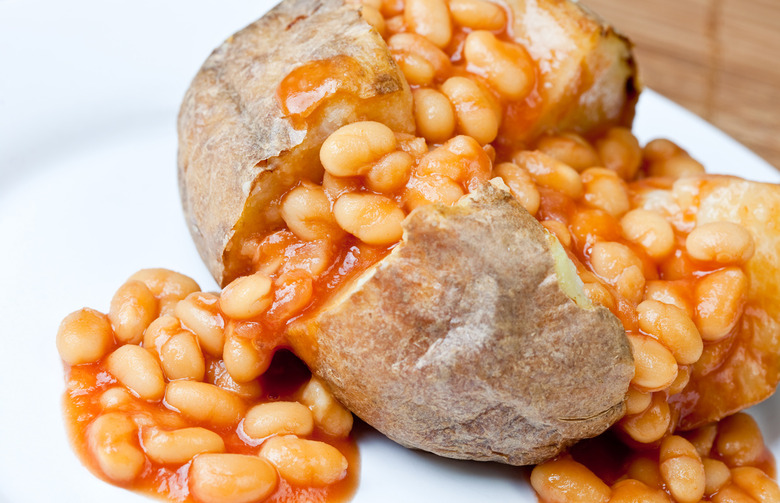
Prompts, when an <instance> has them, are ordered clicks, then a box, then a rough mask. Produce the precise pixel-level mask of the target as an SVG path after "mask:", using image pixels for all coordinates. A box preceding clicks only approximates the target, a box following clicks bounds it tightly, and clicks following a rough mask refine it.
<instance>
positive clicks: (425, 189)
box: [403, 175, 465, 211]
mask: <svg viewBox="0 0 780 503" xmlns="http://www.w3.org/2000/svg"><path fill="white" fill-rule="evenodd" d="M464 194H465V191H464V190H463V187H461V185H460V184H459V183H458V182H456V181H454V180H452V179H451V178H448V177H446V176H441V175H428V176H418V175H414V176H412V178H411V179H410V180H409V183H408V184H407V187H406V191H404V196H403V201H404V208H406V210H407V211H412V210H413V209H415V208H417V207H418V206H424V205H427V204H434V203H438V204H443V205H445V206H452V205H453V204H455V203H456V202H457V201H458V199H460V198H461V197H463V195H464Z"/></svg>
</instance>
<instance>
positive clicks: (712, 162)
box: [0, 0, 780, 503]
mask: <svg viewBox="0 0 780 503" xmlns="http://www.w3.org/2000/svg"><path fill="white" fill-rule="evenodd" d="M268 6H269V4H268V3H267V2H250V1H249V0H199V1H194V0H190V1H184V0H166V1H165V2H158V1H153V0H134V1H129V0H126V1H116V2H101V1H98V0H72V1H69V2H54V1H43V0H24V1H22V0H0V68H2V69H3V70H2V73H1V74H0V75H1V76H0V240H1V241H0V287H1V288H2V299H0V331H1V332H2V335H0V337H2V339H0V340H2V343H3V344H4V345H3V346H2V350H0V380H2V381H1V382H0V501H9V502H28V501H29V502H42V501H82V502H105V501H113V502H128V503H130V502H138V501H143V498H142V497H140V496H138V495H136V494H134V493H131V492H128V491H124V490H122V489H118V488H116V487H113V486H111V485H109V484H105V483H103V482H101V481H100V480H98V479H96V478H95V477H93V476H92V475H91V474H90V473H89V472H88V471H87V470H86V469H84V468H83V467H82V466H81V464H80V463H79V461H78V460H77V459H76V457H75V456H74V455H73V453H72V452H71V450H70V447H69V446H68V443H67V440H66V438H65V432H64V429H63V424H62V417H61V411H60V399H61V394H62V391H63V380H62V371H61V365H60V362H59V358H58V356H57V353H56V350H55V347H54V335H55V333H56V331H57V326H58V324H59V322H60V320H61V319H62V318H63V317H64V316H65V315H66V314H67V313H69V312H71V311H73V310H75V309H77V308H79V307H82V306H91V307H94V308H96V309H100V310H103V311H105V310H106V309H107V308H108V302H109V299H110V297H111V295H112V294H113V292H114V290H115V288H116V287H117V286H118V285H119V284H121V283H122V282H123V281H124V280H125V279H126V278H127V276H129V275H130V274H131V273H132V272H134V271H135V270H137V269H140V268H142V267H151V266H159V267H169V268H173V269H176V270H180V271H182V272H184V273H187V274H189V275H191V276H193V277H194V278H195V279H196V280H197V281H198V282H199V283H200V284H201V286H203V287H204V289H214V288H215V287H216V285H215V284H214V282H213V280H212V279H211V278H210V276H209V274H208V272H207V271H206V269H205V267H204V266H203V265H202V264H201V262H200V259H199V258H198V255H197V253H196V252H195V248H194V247H193V245H192V243H191V240H190V237H189V235H188V233H187V231H186V229H185V225H184V220H183V218H182V214H181V210H180V208H179V202H178V194H177V187H176V179H175V156H176V135H175V118H176V112H177V108H178V104H179V100H180V99H181V96H182V95H183V93H184V90H185V89H186V87H187V85H188V84H189V80H190V79H191V78H192V76H193V75H194V73H195V71H196V69H197V68H198V67H199V65H200V63H201V62H202V60H203V59H205V57H206V55H207V54H208V53H209V51H210V50H211V49H212V48H213V47H215V46H216V45H218V44H219V43H220V41H221V40H222V39H223V38H225V37H226V36H227V35H229V34H230V33H232V32H233V31H235V30H237V29H239V28H241V27H242V26H244V25H245V24H248V22H250V21H251V20H253V19H254V18H256V17H258V16H259V15H260V14H261V13H262V12H263V11H264V10H266V9H267V8H268ZM636 131H637V134H638V135H639V137H640V138H641V139H642V140H643V141H646V140H647V139H650V138H653V137H658V136H666V137H670V138H674V139H675V140H677V141H678V142H679V143H681V144H682V145H683V146H684V147H685V148H687V149H689V150H690V151H691V152H692V153H693V154H694V155H695V156H696V157H698V158H699V159H700V160H702V161H704V162H705V164H706V165H707V167H708V168H709V170H711V171H713V172H722V173H735V174H738V175H740V176H744V177H747V178H753V179H756V180H765V181H773V182H777V181H780V175H778V172H776V171H775V170H774V169H773V168H771V167H770V166H769V165H767V164H766V163H764V162H763V161H761V160H760V159H759V158H758V157H756V156H755V155H753V154H752V153H750V152H749V151H748V150H746V149H745V148H744V147H742V146H740V145H739V144H737V143H736V142H734V141H733V140H731V139H729V138H728V137H727V136H725V135H724V134H723V133H720V132H719V131H717V130H716V129H714V128H713V127H711V126H709V125H708V124H706V123H704V122H703V121H702V120H700V119H698V118H696V117H695V116H693V115H692V114H690V113H688V112H686V111H685V110H683V109H681V108H679V107H677V106H675V105H674V104H672V103H670V102H669V101H667V100H665V99H663V98H661V97H660V96H658V95H656V94H654V93H652V92H646V93H645V95H644V97H643V99H642V101H641V104H640V109H639V113H638V117H637V123H636ZM778 413H780V399H777V398H775V399H772V400H770V401H768V402H766V403H764V404H763V405H761V406H759V407H757V408H755V409H754V414H755V416H756V417H757V418H758V419H759V421H760V422H761V423H762V426H763V430H764V434H765V436H766V439H767V442H769V443H770V444H771V446H772V449H773V451H774V453H775V454H776V455H777V454H780V425H778V422H777V421H776V419H773V418H776V417H777V415H778ZM360 455H361V466H362V472H361V476H360V487H359V490H358V493H357V496H356V498H355V501H357V502H382V501H388V502H390V501H393V502H395V501H399V500H401V501H408V502H415V501H419V502H423V501H425V502H428V501H449V502H453V503H456V502H473V501H510V500H511V501H527V502H532V501H535V498H534V496H533V495H532V493H531V491H530V489H529V488H528V485H527V483H526V482H525V480H524V475H523V473H524V472H523V471H521V470H519V469H516V468H510V467H506V466H500V465H495V464H480V463H467V462H456V461H448V460H444V459H441V458H437V457H435V456H432V455H428V454H423V453H418V452H413V451H409V450H406V449H403V448H401V447H398V446H396V445H395V444H393V443H391V442H389V441H388V440H386V439H384V438H383V437H381V436H380V435H378V434H374V433H368V434H365V435H363V436H361V438H360Z"/></svg>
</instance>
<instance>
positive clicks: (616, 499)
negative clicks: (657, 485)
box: [609, 479, 669, 503]
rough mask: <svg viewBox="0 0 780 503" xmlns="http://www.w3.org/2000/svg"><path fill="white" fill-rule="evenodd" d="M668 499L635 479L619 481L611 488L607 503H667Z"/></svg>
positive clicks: (658, 491) (663, 494)
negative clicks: (610, 495)
mask: <svg viewBox="0 0 780 503" xmlns="http://www.w3.org/2000/svg"><path fill="white" fill-rule="evenodd" d="M668 502H669V497H668V496H667V495H666V493H664V492H663V491H662V490H660V489H652V488H650V487H648V486H647V485H646V484H645V483H643V482H640V481H638V480H635V479H625V480H621V481H620V482H618V483H617V484H615V485H613V486H612V497H611V498H610V499H609V503H668Z"/></svg>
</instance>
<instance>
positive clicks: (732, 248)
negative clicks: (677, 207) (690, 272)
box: [685, 222, 755, 264]
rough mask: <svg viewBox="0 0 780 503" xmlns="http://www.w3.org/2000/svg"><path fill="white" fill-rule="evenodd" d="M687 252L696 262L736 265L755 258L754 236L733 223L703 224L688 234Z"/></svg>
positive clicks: (686, 241)
mask: <svg viewBox="0 0 780 503" xmlns="http://www.w3.org/2000/svg"><path fill="white" fill-rule="evenodd" d="M685 251H687V252H688V255H690V256H691V257H693V258H695V259H696V260H706V261H714V262H718V263H721V264H734V263H742V262H745V261H747V260H748V259H749V258H750V257H752V256H753V252H754V251H755V245H754V243H753V236H751V235H750V232H748V230H747V229H745V228H744V227H742V226H741V225H739V224H735V223H732V222H710V223H706V224H701V225H699V226H697V227H696V228H695V229H693V230H692V231H691V233H690V234H688V237H687V238H686V240H685Z"/></svg>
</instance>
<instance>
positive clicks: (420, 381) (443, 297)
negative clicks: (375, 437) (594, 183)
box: [288, 185, 634, 465]
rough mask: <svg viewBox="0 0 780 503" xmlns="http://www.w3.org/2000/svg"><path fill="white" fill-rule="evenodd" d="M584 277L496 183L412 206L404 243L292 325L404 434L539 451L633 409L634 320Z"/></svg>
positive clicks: (418, 442) (314, 361)
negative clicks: (594, 297) (618, 314)
mask: <svg viewBox="0 0 780 503" xmlns="http://www.w3.org/2000/svg"><path fill="white" fill-rule="evenodd" d="M581 288H582V283H581V282H580V280H579V278H578V277H577V274H576V271H575V270H574V268H573V265H572V264H571V262H570V261H569V259H568V258H567V257H566V254H565V252H564V251H563V249H562V248H561V247H560V244H559V243H558V241H557V239H555V238H554V237H552V236H551V235H550V234H548V233H546V232H545V231H544V230H542V228H541V226H540V225H539V224H538V222H537V221H536V220H535V219H534V218H533V217H532V216H530V215H529V214H528V212H526V211H525V210H524V209H523V208H522V207H521V206H520V204H519V203H518V202H517V201H516V200H514V199H513V198H512V197H511V196H510V195H509V194H508V192H505V191H500V190H498V189H495V188H493V187H492V186H490V185H488V186H485V187H484V188H483V189H480V190H479V191H478V192H477V193H475V194H472V195H470V196H467V197H466V198H464V199H463V200H462V201H461V202H460V203H459V204H458V205H457V206H455V207H444V206H437V205H431V206H423V207H421V208H419V209H417V210H415V211H414V212H412V213H411V214H410V215H409V217H408V218H407V219H406V221H405V223H404V238H403V240H402V242H401V243H400V244H399V245H398V246H397V247H396V248H395V249H394V250H393V252H392V253H391V254H390V255H389V256H388V257H387V258H385V259H384V260H382V261H381V262H379V264H377V265H376V266H375V267H374V269H373V270H371V271H368V272H366V273H364V274H363V275H362V276H360V277H359V278H358V279H357V280H356V281H355V282H354V283H353V284H352V285H349V286H345V287H343V289H342V290H341V292H339V293H338V296H337V297H336V298H335V299H332V300H331V302H329V303H328V304H327V305H326V306H324V307H323V309H322V310H321V311H320V312H319V313H318V314H316V315H314V316H313V317H311V318H309V319H307V320H304V321H300V322H298V323H296V324H295V325H294V326H292V327H291V328H290V330H289V332H288V338H289V340H290V342H291V344H292V346H293V349H294V350H295V352H296V353H297V354H299V355H300V356H301V357H302V358H303V359H304V361H306V362H307V364H308V365H309V366H310V368H311V369H312V371H313V372H315V373H316V374H317V375H319V376H320V377H322V378H323V379H324V380H325V381H327V382H328V383H329V384H330V385H331V389H332V390H333V392H334V394H335V395H336V397H337V398H338V399H339V400H340V401H341V402H342V403H344V404H345V405H346V406H347V407H348V408H349V409H350V410H352V411H353V412H354V413H356V414H357V415H358V416H360V417H361V418H362V419H364V420H365V421H366V422H368V423H369V424H371V425H372V426H374V427H375V428H377V429H378V430H380V431H381V432H383V433H385V434H386V435H387V436H388V437H390V438H391V439H393V440H395V441H396V442H398V443H400V444H402V445H405V446H408V447H415V448H419V449H424V450H427V451H430V452H434V453H436V454H439V455H442V456H447V457H452V458H462V459H477V460H483V461H488V460H489V461H500V462H504V463H509V464H515V465H523V464H532V463H537V462H540V461H542V460H545V459H549V458H550V457H552V456H554V455H556V454H557V453H559V452H560V451H561V450H563V449H564V448H566V447H567V446H569V445H571V444H572V443H574V442H575V441H576V440H578V439H581V438H587V437H591V436H595V435H597V434H598V433H601V432H602V431H604V430H605V429H606V428H607V427H608V426H609V425H610V424H612V423H613V422H614V421H616V420H617V419H619V418H620V417H621V416H622V415H623V413H624V404H623V400H624V398H625V393H626V390H627V388H628V382H629V381H630V379H631V377H632V376H633V372H634V366H633V359H632V357H631V352H630V349H629V346H628V342H627V340H626V338H625V334H624V331H623V326H622V325H621V324H620V322H619V321H618V320H617V319H616V318H615V317H614V316H612V315H611V314H610V313H609V311H608V310H607V309H605V308H603V307H600V306H599V307H594V306H592V305H591V303H590V301H588V300H587V298H586V297H585V296H584V294H583V293H582V290H581ZM594 390H598V392H594Z"/></svg>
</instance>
